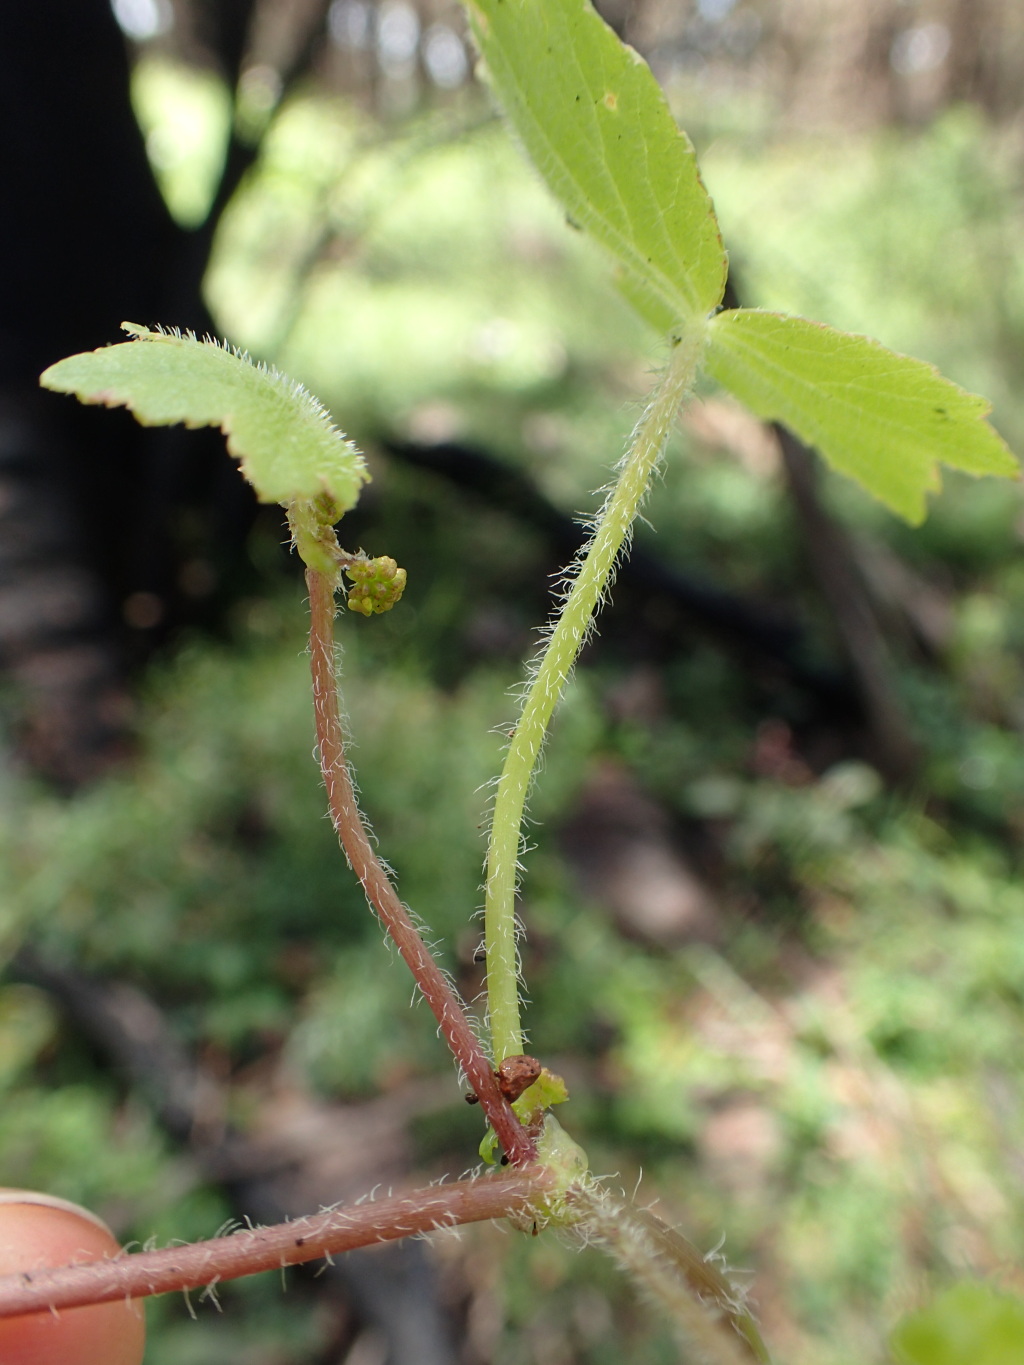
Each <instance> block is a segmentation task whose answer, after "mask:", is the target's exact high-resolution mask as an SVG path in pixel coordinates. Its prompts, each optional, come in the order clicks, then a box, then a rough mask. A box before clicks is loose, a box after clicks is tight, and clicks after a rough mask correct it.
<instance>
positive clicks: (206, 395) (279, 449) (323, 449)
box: [39, 322, 369, 521]
mask: <svg viewBox="0 0 1024 1365" xmlns="http://www.w3.org/2000/svg"><path fill="white" fill-rule="evenodd" d="M122 325H123V327H124V330H125V331H126V332H131V333H132V335H133V337H134V340H132V341H123V342H119V343H118V344H116V345H114V346H105V347H103V348H102V349H101V350H98V351H86V352H83V353H82V354H81V355H73V356H69V357H68V358H67V359H66V360H59V361H58V362H57V363H56V365H51V366H50V368H49V369H48V370H46V371H45V372H44V373H43V374H42V375H41V376H40V380H39V382H40V383H41V384H42V385H43V386H44V387H45V388H48V389H56V390H58V391H59V392H61V393H73V394H75V395H77V397H78V398H79V399H81V401H82V402H83V403H105V404H106V405H107V406H108V407H127V408H129V409H131V411H132V412H133V413H134V414H135V416H136V418H137V419H138V420H139V421H140V422H141V423H142V424H143V426H169V425H173V424H174V423H176V422H184V424H185V425H186V426H188V427H204V426H213V427H220V429H221V431H223V433H224V435H225V436H226V437H227V444H228V450H229V451H230V452H231V454H232V455H234V456H235V458H236V459H238V460H239V461H241V468H242V473H243V474H244V475H245V477H246V478H247V479H248V480H249V482H250V483H251V484H252V486H253V488H254V489H255V490H256V496H257V497H258V498H259V499H260V501H261V502H280V503H284V504H285V505H286V506H287V505H289V504H293V503H297V502H308V501H310V500H312V499H317V500H318V501H319V504H320V506H321V507H322V508H324V509H325V511H326V512H327V513H329V514H330V518H329V519H330V520H331V521H337V520H338V518H339V517H341V515H342V514H343V513H344V512H346V511H348V509H349V508H350V507H353V506H354V505H355V503H356V501H357V499H358V497H359V491H360V489H361V487H362V485H363V484H364V483H365V482H366V481H367V480H368V478H369V475H368V474H367V472H366V465H365V462H364V461H363V457H362V455H361V454H360V453H359V451H358V450H357V449H356V448H355V446H354V445H352V443H351V442H350V441H348V440H346V438H345V437H344V436H343V435H342V434H341V432H340V431H338V430H337V428H336V427H335V426H334V425H333V424H332V423H331V419H330V417H329V415H328V413H327V411H326V410H325V409H324V408H323V407H321V405H320V404H319V403H318V402H317V400H316V399H315V398H314V397H313V396H312V394H310V393H308V392H307V391H306V390H305V389H304V388H303V387H302V385H301V384H297V383H295V382H294V381H293V380H291V379H288V378H286V377H285V376H284V375H282V374H279V373H278V372H277V371H276V370H272V369H267V368H265V367H264V366H262V365H254V364H253V362H252V361H251V360H250V359H249V358H248V356H246V355H243V354H242V353H241V352H238V351H234V350H231V349H229V348H227V347H225V346H221V345H219V344H218V343H217V342H215V341H199V340H197V339H196V338H195V337H194V336H191V335H186V336H182V335H180V334H179V333H176V332H151V331H148V330H147V329H146V328H145V327H140V326H138V325H137V324H136V323H129V322H126V323H124V324H122Z"/></svg>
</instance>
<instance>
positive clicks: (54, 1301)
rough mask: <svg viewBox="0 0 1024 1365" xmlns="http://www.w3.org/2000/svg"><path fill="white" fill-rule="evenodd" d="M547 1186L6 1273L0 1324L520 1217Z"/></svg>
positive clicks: (388, 1206)
mask: <svg viewBox="0 0 1024 1365" xmlns="http://www.w3.org/2000/svg"><path fill="white" fill-rule="evenodd" d="M549 1185H550V1178H549V1177H548V1176H547V1174H546V1172H544V1171H542V1170H536V1171H532V1172H522V1173H519V1174H517V1175H515V1176H505V1177H503V1178H500V1179H499V1178H498V1177H490V1178H488V1177H485V1178H483V1179H481V1180H462V1181H459V1182H458V1183H456V1184H454V1185H435V1186H433V1187H432V1188H430V1189H427V1190H415V1191H412V1192H410V1193H409V1194H406V1195H398V1196H396V1197H395V1198H391V1199H382V1200H380V1201H379V1202H377V1203H366V1204H356V1205H353V1206H352V1207H351V1208H344V1209H331V1210H329V1211H328V1212H326V1213H318V1214H313V1215H311V1216H310V1217H308V1218H297V1219H296V1220H295V1222H293V1223H279V1224H277V1225H276V1226H275V1227H271V1228H240V1229H239V1230H238V1231H237V1232H233V1233H232V1234H231V1235H230V1236H229V1237H215V1238H213V1239H212V1240H211V1241H208V1242H195V1243H194V1244H193V1245H192V1246H184V1247H167V1248H166V1249H165V1250H163V1251H142V1252H138V1253H136V1254H127V1255H123V1256H120V1257H118V1258H117V1259H116V1260H105V1261H89V1262H87V1263H86V1264H83V1265H71V1266H65V1267H63V1268H60V1269H54V1270H32V1271H22V1272H21V1273H20V1274H17V1275H3V1276H0V1318H10V1317H20V1316H22V1315H23V1314H25V1313H40V1312H56V1311H58V1310H59V1309H61V1308H78V1307H81V1306H83V1305H85V1304H91V1303H109V1302H111V1301H112V1300H114V1299H142V1298H146V1297H148V1296H149V1295H151V1294H166V1293H169V1292H170V1291H173V1290H182V1289H198V1288H200V1287H201V1286H206V1285H209V1286H211V1287H212V1286H214V1285H216V1284H218V1283H219V1282H220V1281H221V1280H234V1279H238V1278H239V1277H240V1276H242V1275H255V1274H256V1273H257V1272H259V1271H261V1270H276V1269H279V1268H280V1267H282V1266H286V1265H299V1264H300V1263H302V1262H303V1261H315V1260H318V1259H319V1258H320V1257H324V1256H328V1257H329V1256H331V1255H334V1254H335V1253H337V1252H342V1251H352V1250H354V1249H355V1248H356V1247H361V1246H369V1245H372V1244H373V1243H376V1242H393V1241H397V1240H398V1239H399V1238H401V1237H409V1236H412V1235H414V1234H416V1233H422V1232H430V1231H431V1230H432V1229H437V1228H443V1227H454V1226H455V1225H456V1224H459V1223H479V1222H482V1221H484V1220H485V1219H489V1218H501V1217H504V1216H505V1215H507V1214H511V1213H522V1212H525V1211H527V1210H528V1209H529V1208H530V1206H531V1204H532V1203H533V1201H534V1200H536V1199H537V1198H538V1196H540V1195H542V1194H543V1193H544V1192H545V1191H546V1190H547V1189H548V1187H549Z"/></svg>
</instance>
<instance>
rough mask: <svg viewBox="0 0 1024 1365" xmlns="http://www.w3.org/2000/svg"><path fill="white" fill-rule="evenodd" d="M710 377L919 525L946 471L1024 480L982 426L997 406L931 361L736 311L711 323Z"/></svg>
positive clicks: (801, 322) (810, 325)
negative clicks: (944, 467) (942, 467)
mask: <svg viewBox="0 0 1024 1365" xmlns="http://www.w3.org/2000/svg"><path fill="white" fill-rule="evenodd" d="M706 363H707V367H708V370H709V371H710V372H711V374H712V375H713V376H714V377H715V378H716V379H717V380H718V382H719V383H720V384H722V385H723V386H724V387H725V388H727V389H730V390H731V391H732V392H733V393H734V394H735V395H736V396H737V398H739V399H740V400H741V401H742V402H744V403H746V405H747V406H748V407H749V408H750V409H751V410H752V411H753V412H755V413H757V415H758V416H759V417H763V418H766V419H768V420H771V421H780V422H784V423H785V424H786V426H787V427H789V428H790V430H791V431H793V432H795V433H796V435H797V436H799V437H800V439H801V440H802V441H805V442H806V443H807V444H808V445H812V446H816V447H817V448H818V450H819V451H820V452H821V454H822V455H823V456H824V457H825V459H826V460H827V461H828V462H829V464H830V465H832V466H833V467H834V468H835V469H838V470H839V471H840V472H841V473H843V474H846V475H848V476H849V477H850V478H852V479H855V480H856V481H857V482H858V483H859V484H861V485H863V487H864V488H866V489H867V491H868V492H869V493H871V494H872V495H873V496H874V497H876V498H877V499H878V500H879V501H880V502H883V503H885V505H886V506H887V507H889V508H891V510H892V511H894V512H896V513H897V514H898V515H899V516H901V517H904V518H905V519H906V520H907V521H909V522H910V523H911V524H913V525H917V524H919V523H920V522H922V521H923V520H924V517H925V512H926V505H925V494H926V493H929V492H935V491H937V490H938V489H939V488H940V487H941V479H940V476H939V470H938V463H939V462H941V463H942V464H947V465H950V466H952V467H953V468H954V469H962V470H965V471H966V472H967V473H968V474H1004V475H1007V476H1008V477H1011V478H1012V477H1015V476H1017V475H1019V473H1020V467H1019V465H1018V463H1017V460H1016V459H1015V458H1014V456H1013V455H1012V454H1011V452H1010V450H1009V449H1008V447H1007V446H1006V443H1005V442H1004V441H1003V439H1002V437H1001V436H999V434H998V433H997V432H996V431H995V430H994V429H993V428H992V427H991V426H990V425H989V424H988V422H986V421H985V416H986V414H987V413H988V412H989V411H990V410H991V404H990V403H989V402H988V401H987V400H986V399H984V398H980V397H978V395H977V394H973V393H968V392H967V391H966V389H961V388H960V387H959V385H957V384H954V383H953V382H952V381H951V380H949V379H944V378H943V376H942V375H941V374H939V372H938V370H936V369H935V367H934V366H933V365H929V364H927V363H926V362H925V361H923V360H912V359H911V358H910V357H909V356H904V355H898V354H897V353H896V352H895V351H890V350H887V349H886V347H884V346H882V345H880V344H879V343H878V342H877V341H872V340H871V339H870V338H869V337H863V336H856V335H854V334H853V333H850V332H840V331H837V330H836V329H835V328H833V327H826V326H825V325H824V324H822V323H818V322H809V321H808V320H807V319H806V318H796V317H787V316H785V315H783V314H780V313H764V312H760V311H757V310H754V309H748V308H738V309H730V310H729V311H727V312H724V313H719V314H718V316H717V317H715V318H712V320H711V322H710V324H709V345H708V350H707V354H706Z"/></svg>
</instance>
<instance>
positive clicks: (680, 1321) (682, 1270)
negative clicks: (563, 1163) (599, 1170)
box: [569, 1182, 770, 1365]
mask: <svg viewBox="0 0 1024 1365" xmlns="http://www.w3.org/2000/svg"><path fill="white" fill-rule="evenodd" d="M569 1198H570V1201H571V1205H572V1207H573V1209H574V1211H575V1212H576V1215H577V1217H578V1218H579V1226H580V1228H581V1229H582V1230H584V1232H585V1235H586V1239H587V1241H588V1242H589V1243H592V1244H594V1245H597V1246H602V1247H604V1249H605V1250H606V1251H607V1252H608V1253H609V1254H610V1255H611V1256H613V1257H614V1258H615V1260H617V1261H618V1262H619V1264H620V1265H621V1266H622V1268H623V1269H624V1270H626V1271H627V1272H628V1273H629V1274H630V1275H631V1276H632V1278H633V1280H634V1282H635V1284H636V1286H637V1288H638V1289H639V1290H641V1291H642V1292H643V1293H644V1294H645V1295H646V1296H647V1298H648V1299H650V1300H652V1301H653V1302H654V1303H656V1304H658V1305H659V1307H660V1308H661V1309H662V1311H663V1312H664V1313H665V1314H666V1315H667V1317H668V1318H669V1320H670V1321H671V1323H672V1325H673V1326H674V1327H675V1329H676V1334H677V1335H678V1337H679V1338H680V1340H681V1342H682V1343H683V1345H684V1346H685V1347H686V1349H687V1351H688V1352H689V1353H690V1354H688V1356H687V1359H691V1358H692V1359H693V1360H694V1361H695V1362H700V1365H751V1362H757V1365H770V1357H769V1355H768V1350H767V1347H766V1346H765V1344H764V1342H763V1341H762V1339H761V1334H760V1332H759V1331H758V1328H757V1323H756V1322H755V1321H754V1318H753V1316H752V1315H751V1312H750V1310H749V1308H747V1306H746V1304H745V1303H744V1302H743V1295H742V1292H741V1291H739V1290H738V1289H737V1287H736V1286H735V1285H734V1284H732V1283H730V1281H729V1280H728V1279H727V1278H726V1276H725V1275H724V1274H723V1273H722V1271H721V1270H719V1269H718V1267H717V1266H716V1265H715V1264H714V1262H713V1260H712V1259H711V1258H709V1257H705V1256H702V1255H701V1253H700V1252H699V1251H698V1250H697V1248H696V1247H695V1246H694V1245H693V1244H692V1243H691V1242H688V1241H687V1240H686V1238H685V1237H683V1236H682V1234H681V1233H679V1232H677V1231H676V1230H675V1228H672V1227H669V1225H668V1224H667V1223H665V1222H663V1221H662V1220H661V1219H660V1218H659V1217H658V1216H657V1215H656V1214H654V1213H652V1212H651V1211H650V1209H643V1208H638V1207H637V1206H636V1205H635V1204H634V1203H633V1202H632V1200H629V1199H625V1198H619V1197H616V1196H615V1195H613V1194H612V1193H611V1192H610V1191H609V1190H608V1189H607V1187H606V1186H603V1185H600V1184H597V1183H596V1182H590V1183H589V1184H586V1185H580V1186H577V1187H576V1188H575V1189H574V1190H573V1191H572V1192H571V1194H570V1196H569Z"/></svg>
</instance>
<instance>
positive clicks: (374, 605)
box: [345, 555, 406, 616]
mask: <svg viewBox="0 0 1024 1365" xmlns="http://www.w3.org/2000/svg"><path fill="white" fill-rule="evenodd" d="M345 572H346V573H347V574H348V576H349V578H351V580H352V582H353V583H354V584H355V586H354V587H352V588H350V589H349V594H348V609H349V611H358V612H361V613H362V614H363V615H364V616H373V615H375V613H377V612H380V611H390V610H391V608H392V607H393V606H394V605H395V603H396V602H397V601H398V599H399V598H400V597H401V596H402V593H403V592H404V591H405V580H406V573H405V570H404V569H400V568H399V567H398V565H397V564H396V563H395V561H394V560H393V559H392V558H391V556H390V555H378V556H377V558H376V559H357V560H354V561H353V562H352V563H351V564H346V565H345Z"/></svg>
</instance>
